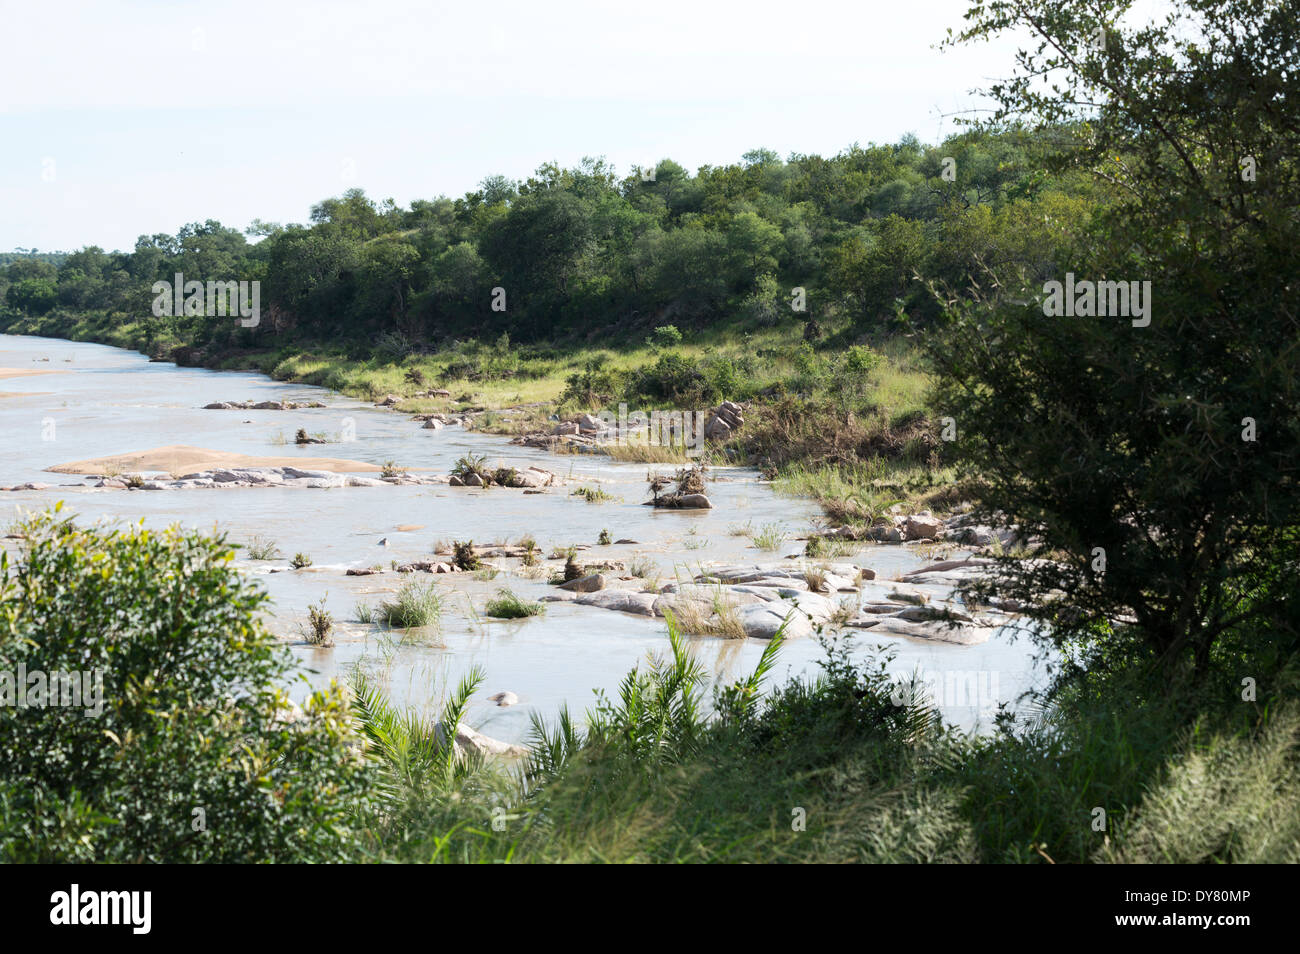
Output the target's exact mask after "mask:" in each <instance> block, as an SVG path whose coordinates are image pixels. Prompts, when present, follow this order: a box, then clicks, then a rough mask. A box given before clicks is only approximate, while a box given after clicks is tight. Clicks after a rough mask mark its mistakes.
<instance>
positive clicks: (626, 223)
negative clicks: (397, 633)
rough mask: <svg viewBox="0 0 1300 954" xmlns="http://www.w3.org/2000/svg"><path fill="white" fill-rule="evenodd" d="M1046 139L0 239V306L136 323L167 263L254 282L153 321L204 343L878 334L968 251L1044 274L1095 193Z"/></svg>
mask: <svg viewBox="0 0 1300 954" xmlns="http://www.w3.org/2000/svg"><path fill="white" fill-rule="evenodd" d="M1048 145H1049V144H1048V143H1047V142H1046V140H1045V139H1044V138H1043V134H1038V135H1037V136H1034V135H1031V134H1028V133H1025V132H1021V131H1018V130H1007V131H1001V132H995V133H989V132H980V133H974V132H972V133H967V134H963V135H961V136H957V137H954V138H951V139H949V140H948V141H946V142H944V143H943V144H941V145H939V146H935V147H927V146H924V145H923V144H921V143H920V142H919V141H917V139H916V138H914V137H906V138H904V139H902V140H901V141H900V142H898V143H896V144H892V145H870V146H867V147H865V148H864V147H859V146H857V145H854V146H853V147H851V148H849V149H847V150H845V151H844V152H842V153H840V154H839V155H837V156H834V157H832V158H829V159H827V158H822V157H820V156H815V155H812V156H804V155H792V156H790V157H789V158H788V159H786V160H785V161H782V159H781V158H780V157H778V156H777V155H776V154H775V153H773V152H771V151H770V150H761V149H760V150H754V151H752V152H748V153H746V154H745V155H744V157H743V159H742V161H741V162H739V163H736V164H732V165H726V166H703V167H701V168H700V169H699V170H698V171H697V172H696V173H695V174H694V175H692V174H691V173H690V172H688V171H687V170H686V169H684V168H683V167H682V166H681V165H679V164H678V163H676V162H673V161H672V160H670V159H664V160H662V161H660V162H659V163H658V164H657V165H656V166H655V167H653V169H644V170H643V169H633V170H632V173H631V174H630V175H628V176H626V177H625V178H619V177H618V176H616V175H615V173H614V171H613V169H612V168H611V167H610V166H608V165H607V164H606V163H605V162H604V161H603V160H599V159H587V160H584V161H583V162H582V163H580V164H579V165H578V166H577V167H576V168H571V169H563V168H560V167H559V166H556V165H551V164H548V165H544V166H542V167H541V168H540V169H538V170H537V172H536V173H535V174H534V175H533V176H532V177H530V178H529V179H527V180H526V181H524V182H515V181H511V180H509V179H506V178H504V177H501V176H491V177H488V178H486V179H484V180H483V181H482V183H481V184H480V187H479V188H478V190H477V191H474V192H471V193H469V194H467V195H465V196H463V197H461V198H457V199H450V198H445V197H440V198H436V199H431V200H423V199H421V200H416V201H414V202H412V203H411V205H410V208H400V207H398V206H397V205H396V203H394V202H393V201H392V200H391V199H390V200H385V201H383V202H375V201H373V200H371V199H370V198H368V197H367V196H366V195H365V193H364V192H362V191H361V190H360V189H353V190H349V191H347V192H346V193H344V194H343V195H342V196H340V197H338V198H331V199H326V200H325V201H323V202H321V203H320V204H319V205H316V206H315V207H313V208H312V210H311V224H310V225H287V226H282V225H279V224H275V223H265V222H262V221H260V220H258V221H255V222H254V223H253V224H252V225H251V226H250V227H249V228H248V229H247V230H246V231H245V232H242V233H241V232H240V231H238V230H236V229H232V228H227V227H225V226H223V225H222V224H221V223H219V222H216V221H213V220H209V221H207V222H204V223H202V224H197V223H195V224H190V225H186V226H185V227H183V228H182V229H181V230H180V231H179V232H177V234H176V235H165V234H157V235H151V236H141V237H140V238H139V239H138V240H137V242H136V246H135V249H134V251H131V252H125V253H123V252H113V253H107V252H105V251H103V250H102V249H100V248H97V247H93V246H92V247H89V248H84V249H82V250H80V251H78V252H73V253H70V254H69V253H59V254H58V256H57V257H58V258H59V261H51V260H50V259H52V258H54V257H55V256H51V255H8V256H5V258H7V259H8V260H9V261H8V264H7V266H6V267H4V268H0V301H3V302H4V303H5V305H6V306H7V308H8V309H9V311H10V312H11V314H12V313H19V314H24V315H40V314H46V313H49V312H51V311H54V310H64V311H67V312H72V313H78V312H105V313H111V312H122V313H124V314H126V315H127V316H129V317H131V318H140V317H145V316H147V315H148V314H149V309H150V303H151V301H152V299H153V294H152V292H151V291H150V286H151V285H152V283H153V282H155V281H159V280H167V281H170V280H171V279H172V278H173V276H174V275H175V273H177V272H181V273H183V274H184V276H185V278H186V280H199V281H209V280H219V281H225V280H260V281H261V282H262V283H263V288H262V296H261V300H262V303H263V306H262V307H263V313H264V314H263V321H262V323H261V324H260V326H259V327H258V328H257V329H254V330H248V331H243V330H240V329H237V328H236V327H234V326H233V325H234V323H233V322H217V321H212V320H208V319H200V320H197V321H191V322H190V327H183V325H184V324H185V323H186V319H175V320H172V319H168V320H169V321H174V322H176V323H178V324H180V325H182V327H170V328H169V329H168V330H169V331H171V332H172V333H175V334H178V335H179V336H180V337H182V338H184V339H186V340H188V341H190V342H191V343H193V344H200V345H201V344H207V343H214V344H223V343H229V344H246V345H255V344H256V343H257V340H258V338H259V337H261V336H265V335H268V334H273V335H281V336H282V335H283V334H284V333H286V332H291V331H292V332H294V333H295V334H296V335H297V336H301V337H304V338H313V339H318V340H333V341H356V342H358V344H364V343H365V342H372V341H374V340H375V337H376V336H377V335H380V334H384V333H390V334H396V335H400V336H402V337H403V338H405V339H406V340H409V341H411V342H412V343H415V344H420V345H424V346H437V345H438V344H439V343H441V342H444V341H446V340H448V339H452V338H465V337H488V336H491V337H493V338H495V337H497V336H499V335H500V334H501V333H502V332H508V333H509V334H510V335H511V337H512V339H514V340H518V341H530V340H533V341H535V340H539V339H552V338H563V337H566V336H571V335H574V334H575V333H581V334H583V335H587V334H590V333H592V332H595V333H607V334H609V333H615V332H616V330H618V331H626V332H635V331H636V330H637V329H639V328H642V327H644V328H651V327H654V326H657V325H661V324H666V323H673V324H676V325H678V326H680V327H682V328H692V327H702V326H704V325H707V324H709V323H711V322H714V321H717V320H719V319H723V318H742V319H747V320H749V321H752V322H757V323H759V324H763V323H775V322H777V321H780V320H782V319H784V320H802V321H808V322H811V323H813V324H814V326H815V324H816V322H818V321H820V320H824V319H825V318H828V317H835V318H838V319H840V323H841V324H843V323H844V321H843V320H844V319H848V320H849V322H850V323H851V325H852V326H853V327H854V328H855V329H857V328H860V329H861V330H863V331H869V330H879V329H881V328H882V327H883V326H885V325H887V324H888V322H889V321H890V320H891V319H892V318H893V317H894V316H895V315H897V314H899V313H901V312H906V313H907V314H908V315H909V316H910V317H911V318H913V319H916V320H920V321H926V320H927V319H929V318H931V317H933V316H934V315H935V314H936V313H937V312H938V306H937V305H936V303H935V301H934V299H933V296H932V295H931V294H930V293H929V292H928V291H927V289H926V288H925V283H924V282H919V281H917V280H916V279H917V276H921V277H922V278H924V279H927V280H931V281H934V282H938V283H940V284H945V285H948V286H950V287H954V288H960V287H963V286H964V285H965V284H967V283H968V282H969V281H970V276H971V275H972V274H975V273H976V272H978V271H980V270H981V269H982V268H983V267H984V266H992V267H1005V266H1008V265H1011V266H1014V267H1023V268H1026V269H1028V270H1029V271H1031V272H1043V273H1045V272H1047V271H1049V270H1050V267H1051V265H1050V263H1051V261H1052V258H1053V255H1054V253H1055V251H1056V250H1057V249H1058V248H1059V238H1058V237H1059V236H1060V235H1061V234H1064V233H1068V232H1069V231H1070V230H1071V226H1072V223H1075V222H1080V221H1082V220H1084V219H1086V217H1087V215H1088V212H1089V211H1090V209H1091V208H1092V207H1093V206H1094V205H1095V203H1096V202H1097V201H1098V196H1097V195H1096V193H1095V189H1096V187H1095V185H1093V184H1092V183H1093V182H1094V181H1095V180H1094V179H1092V178H1091V177H1089V176H1088V175H1086V173H1085V172H1083V171H1079V172H1075V171H1072V170H1070V169H1068V168H1067V169H1059V168H1058V169H1057V171H1055V172H1050V171H1049V170H1048V167H1047V164H1046V162H1045V160H1044V159H1043V158H1042V157H1043V155H1044V153H1045V152H1046V151H1047V147H1048ZM258 237H260V238H261V241H255V242H250V241H249V238H254V239H256V238H258ZM795 288H802V289H804V292H803V296H804V298H805V305H804V307H803V308H799V307H796V306H797V304H798V302H795V301H794V299H795V297H796V293H795V292H794V291H793V289H795ZM494 289H503V290H504V294H502V293H501V292H496V293H495V294H494ZM494 302H495V304H496V307H495V308H494ZM792 303H793V304H792ZM503 309H504V310H503ZM610 343H611V344H616V342H615V341H611V342H610Z"/></svg>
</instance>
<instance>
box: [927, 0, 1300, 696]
mask: <svg viewBox="0 0 1300 954" xmlns="http://www.w3.org/2000/svg"><path fill="white" fill-rule="evenodd" d="M1130 12H1131V11H1130V9H1129V4H1128V3H1125V2H1119V0H1101V2H1099V3H1095V4H1091V5H1088V6H1087V7H1086V8H1085V7H1081V6H1075V5H1067V4H1060V3H1055V2H1044V0H1031V2H1028V3H1020V2H1015V3H1012V2H1001V0H998V2H993V3H989V4H985V5H980V6H976V7H972V8H971V10H970V12H969V13H968V14H967V27H966V29H964V30H963V31H961V32H960V34H959V35H958V36H957V37H956V38H955V39H956V40H957V41H973V40H982V39H985V38H988V37H991V36H994V35H997V34H999V33H1002V32H1004V31H1010V30H1017V29H1022V30H1027V31H1028V32H1029V33H1030V34H1031V35H1032V36H1033V37H1034V38H1035V40H1034V42H1033V43H1032V44H1031V45H1030V46H1029V47H1028V48H1026V49H1025V50H1023V51H1022V54H1021V56H1022V70H1021V72H1020V73H1018V74H1017V75H1016V76H1014V77H1013V78H1011V79H1009V80H1007V81H1005V82H1003V83H1001V84H999V85H997V86H995V87H994V88H993V90H992V94H993V95H994V96H995V98H996V99H997V100H998V102H999V104H1000V108H999V111H998V113H997V115H996V116H995V117H994V121H995V122H1001V123H1005V122H1010V121H1017V122H1023V123H1030V124H1032V123H1036V124H1038V126H1039V127H1040V128H1041V129H1043V130H1044V131H1046V132H1047V133H1048V134H1050V135H1051V136H1052V137H1053V138H1054V139H1055V140H1056V141H1057V143H1058V147H1057V150H1056V152H1055V155H1054V157H1053V167H1054V168H1057V169H1062V168H1065V167H1068V166H1073V165H1076V164H1083V165H1084V166H1085V168H1089V169H1092V170H1094V171H1095V173H1096V175H1097V176H1098V177H1099V178H1100V179H1101V180H1103V182H1105V183H1106V184H1108V186H1109V187H1110V188H1111V189H1112V204H1111V205H1110V206H1109V207H1108V208H1104V209H1102V210H1100V211H1098V212H1097V213H1096V214H1095V215H1094V216H1092V218H1091V220H1090V221H1081V222H1077V223H1073V224H1074V228H1075V231H1076V233H1077V235H1078V241H1077V243H1076V244H1075V245H1074V247H1073V248H1071V249H1070V250H1068V251H1067V252H1066V253H1064V254H1061V255H1059V256H1057V262H1056V264H1057V269H1058V274H1057V276H1056V277H1057V278H1059V279H1061V280H1062V281H1066V280H1067V278H1066V273H1072V275H1073V276H1074V277H1075V278H1076V279H1077V280H1078V281H1102V280H1109V281H1125V282H1138V283H1139V284H1138V285H1137V286H1136V287H1135V291H1140V290H1141V289H1142V287H1143V286H1142V285H1141V284H1140V283H1142V282H1149V283H1150V286H1149V287H1150V294H1149V296H1148V297H1147V298H1146V308H1148V309H1149V311H1147V312H1146V314H1145V317H1143V316H1133V317H1130V316H1128V315H1118V316H1117V315H1114V314H1112V315H1111V316H1108V317H1094V316H1091V315H1088V314H1084V315H1082V316H1079V317H1053V316H1049V315H1048V314H1046V313H1045V307H1044V304H1043V299H1044V297H1045V296H1046V295H1047V294H1048V293H1049V292H1050V291H1052V289H1049V288H1046V287H1044V286H1042V285H1038V284H1035V283H1032V282H1029V281H1024V280H1022V279H1020V277H1019V276H1017V275H1015V274H1008V273H1003V274H1000V275H994V274H989V275H986V276H985V280H984V281H983V282H982V289H981V291H980V293H979V295H978V296H977V301H976V302H975V303H973V304H972V303H971V302H969V301H966V302H960V303H958V304H955V305H954V306H953V307H952V309H951V317H952V328H951V329H950V332H949V333H947V334H943V335H936V336H935V337H934V339H933V347H932V349H931V353H932V355H933V358H934V361H935V364H936V367H937V369H938V371H939V372H940V374H941V376H942V378H941V379H942V382H943V383H942V384H941V386H940V388H939V391H938V394H937V396H936V401H937V405H938V406H939V407H940V408H942V409H946V413H947V414H949V415H951V416H952V417H953V418H954V421H955V424H956V428H957V438H958V439H957V441H956V442H955V444H954V445H953V449H954V450H955V451H956V452H957V453H958V454H959V455H961V457H962V458H964V461H965V463H966V464H968V465H971V466H973V467H974V468H975V469H976V470H977V472H978V473H979V474H980V478H981V480H982V491H981V499H982V502H983V505H984V508H985V510H986V511H987V512H1000V513H1002V514H1005V518H1006V519H1007V520H1008V521H1010V522H1012V523H1015V524H1017V525H1019V527H1020V533H1021V535H1022V536H1023V537H1025V538H1031V539H1033V540H1034V541H1035V546H1034V550H1035V552H1036V553H1037V554H1038V555H1040V556H1042V557H1044V559H1042V560H1029V561H1025V560H1005V561H1004V565H1003V566H1002V573H1001V579H1000V580H999V583H998V588H999V589H1000V590H1001V591H1002V592H1003V593H1004V594H1005V593H1010V594H1012V595H1014V596H1016V597H1017V598H1019V599H1020V600H1021V602H1023V603H1024V604H1025V605H1027V606H1030V607H1032V609H1031V615H1033V616H1035V617H1037V618H1038V619H1041V620H1043V621H1045V622H1047V623H1049V624H1050V628H1049V629H1048V630H1045V631H1043V633H1044V636H1043V638H1046V639H1048V640H1050V641H1051V642H1053V643H1055V644H1057V645H1060V646H1067V647H1069V646H1073V645H1075V642H1074V641H1076V640H1079V641H1081V645H1082V646H1083V647H1085V648H1087V649H1089V650H1091V651H1094V652H1096V651H1101V650H1107V649H1109V650H1113V651H1116V652H1120V651H1123V652H1138V651H1141V652H1144V653H1146V654H1147V656H1148V657H1149V658H1151V659H1154V660H1157V661H1158V662H1159V663H1160V665H1161V666H1162V667H1163V668H1164V670H1165V672H1166V673H1167V674H1169V675H1170V676H1171V677H1173V676H1175V675H1177V674H1179V673H1188V672H1190V673H1191V674H1193V675H1194V676H1195V677H1197V678H1201V677H1204V675H1205V674H1206V673H1207V672H1208V671H1209V670H1210V668H1211V664H1212V662H1213V660H1214V656H1215V652H1216V647H1219V646H1220V645H1221V644H1222V641H1223V640H1224V638H1225V637H1226V636H1227V634H1229V633H1230V632H1231V631H1233V630H1240V629H1245V630H1246V631H1248V632H1250V633H1251V634H1252V638H1253V644H1254V646H1255V647H1256V650H1257V651H1258V649H1259V648H1260V647H1262V646H1263V645H1264V644H1265V643H1268V642H1269V641H1278V640H1280V641H1281V644H1282V645H1284V646H1289V647H1290V650H1289V651H1290V652H1294V650H1295V648H1296V645H1297V637H1296V633H1297V625H1296V623H1297V621H1296V612H1297V610H1296V601H1295V599H1294V594H1295V593H1296V592H1300V585H1298V584H1300V581H1298V580H1297V578H1296V577H1297V567H1300V532H1298V531H1297V523H1298V522H1300V495H1298V494H1297V483H1296V481H1297V476H1298V475H1297V467H1298V465H1300V416H1298V415H1297V410H1296V409H1297V406H1298V405H1297V402H1298V401H1300V394H1298V393H1297V389H1298V388H1300V346H1298V345H1300V341H1298V340H1297V330H1298V327H1300V326H1298V324H1297V322H1298V318H1297V316H1298V315H1300V286H1297V284H1296V282H1295V280H1294V276H1295V275H1296V274H1297V272H1300V259H1298V257H1297V219H1296V215H1295V210H1296V207H1297V197H1298V196H1300V188H1298V186H1300V183H1298V182H1297V173H1298V171H1300V170H1298V168H1297V158H1296V157H1297V156H1300V89H1298V88H1297V85H1296V84H1297V77H1298V76H1300V46H1297V44H1296V42H1295V41H1296V36H1297V32H1298V31H1297V15H1296V9H1295V7H1294V6H1293V5H1286V4H1268V3H1263V2H1255V0H1191V2H1183V3H1179V4H1176V5H1175V6H1174V7H1173V9H1172V11H1171V14H1170V19H1169V20H1168V21H1163V20H1162V21H1158V22H1153V23H1145V24H1144V23H1140V22H1139V23H1134V24H1133V25H1131V26H1121V23H1127V22H1128V21H1127V20H1126V15H1127V14H1129V13H1130ZM1043 77H1046V78H1047V80H1048V83H1043V82H1041V79H1042V78H1043ZM1131 294H1132V292H1131ZM1115 304H1118V302H1115ZM1085 307H1086V299H1085V301H1084V303H1082V304H1081V305H1080V310H1081V311H1082V310H1084V308H1085ZM1046 310H1049V311H1050V310H1051V309H1046ZM1048 557H1050V559H1049V558H1048Z"/></svg>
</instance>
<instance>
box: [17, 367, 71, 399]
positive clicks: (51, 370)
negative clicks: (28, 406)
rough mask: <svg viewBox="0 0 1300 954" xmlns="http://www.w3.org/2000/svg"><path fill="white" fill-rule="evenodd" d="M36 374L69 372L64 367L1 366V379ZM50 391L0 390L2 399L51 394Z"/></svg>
mask: <svg viewBox="0 0 1300 954" xmlns="http://www.w3.org/2000/svg"><path fill="white" fill-rule="evenodd" d="M34 374H67V372H66V371H64V370H63V369H62V368H49V369H48V370H47V369H45V368H0V380H4V379H5V378H27V377H31V376H32V375H34ZM49 393H50V392H49V391H0V400H3V399H4V398H13V397H31V396H32V395H33V394H49Z"/></svg>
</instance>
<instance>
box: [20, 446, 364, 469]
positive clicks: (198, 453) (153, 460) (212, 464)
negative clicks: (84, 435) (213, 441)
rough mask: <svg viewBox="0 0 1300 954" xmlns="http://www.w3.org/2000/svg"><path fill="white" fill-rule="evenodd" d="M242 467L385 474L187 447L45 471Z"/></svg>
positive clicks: (333, 462) (336, 462)
mask: <svg viewBox="0 0 1300 954" xmlns="http://www.w3.org/2000/svg"><path fill="white" fill-rule="evenodd" d="M242 467H300V468H302V469H304V470H328V471H331V472H333V473H336V474H345V473H347V474H356V473H372V472H378V471H381V470H383V468H382V467H380V466H379V465H377V464H367V463H365V462H364V461H359V460H345V459H343V458H340V457H299V456H297V455H294V456H292V457H250V456H249V455H247V454H235V453H231V452H229V451H217V450H208V449H207V448H204V447H190V446H188V445H186V444H171V445H169V446H167V447H155V448H153V450H146V451H135V452H133V453H128V454H114V455H113V456H111V457H95V458H92V459H91V460H76V461H72V462H71V463H68V464H56V465H54V466H53V467H46V468H45V469H46V471H48V472H50V473H53V474H87V475H92V476H103V475H105V474H125V473H151V472H152V473H163V474H192V473H195V472H197V471H200V470H223V469H224V470H234V469H237V468H242Z"/></svg>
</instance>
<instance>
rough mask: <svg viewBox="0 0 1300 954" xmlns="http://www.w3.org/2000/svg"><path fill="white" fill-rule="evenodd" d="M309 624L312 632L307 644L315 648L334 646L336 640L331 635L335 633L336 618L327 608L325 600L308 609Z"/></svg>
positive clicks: (308, 634) (308, 636)
mask: <svg viewBox="0 0 1300 954" xmlns="http://www.w3.org/2000/svg"><path fill="white" fill-rule="evenodd" d="M307 622H308V624H309V625H310V627H311V628H310V630H309V632H308V633H307V642H309V643H311V644H312V645H313V646H333V645H334V640H333V638H332V636H331V634H332V633H333V631H334V617H333V615H331V613H330V611H329V610H327V609H326V608H325V600H324V599H322V600H321V601H320V602H319V603H315V604H313V605H311V606H309V607H307Z"/></svg>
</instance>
